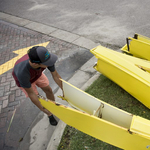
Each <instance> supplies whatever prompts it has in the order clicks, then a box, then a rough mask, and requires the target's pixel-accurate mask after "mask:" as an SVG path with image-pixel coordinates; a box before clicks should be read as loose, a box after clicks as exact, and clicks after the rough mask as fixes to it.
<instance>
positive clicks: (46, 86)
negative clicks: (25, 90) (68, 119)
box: [35, 73, 57, 126]
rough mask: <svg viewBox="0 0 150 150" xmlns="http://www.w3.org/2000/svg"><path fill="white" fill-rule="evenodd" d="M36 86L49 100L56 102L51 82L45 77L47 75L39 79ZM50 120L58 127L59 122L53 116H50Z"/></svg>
mask: <svg viewBox="0 0 150 150" xmlns="http://www.w3.org/2000/svg"><path fill="white" fill-rule="evenodd" d="M35 84H36V85H37V86H38V87H40V88H41V89H42V90H43V91H44V92H45V94H46V97H47V98H48V99H49V100H52V101H55V98H54V94H53V91H52V89H51V87H50V86H49V80H48V78H47V77H46V76H45V74H43V73H42V75H41V76H40V78H38V80H36V81H35ZM48 118H49V122H50V124H51V125H54V126H55V125H57V121H56V120H55V118H54V116H53V115H52V114H50V115H48Z"/></svg>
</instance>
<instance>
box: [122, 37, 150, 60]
mask: <svg viewBox="0 0 150 150" xmlns="http://www.w3.org/2000/svg"><path fill="white" fill-rule="evenodd" d="M121 50H122V51H124V52H126V53H129V54H132V55H133V56H135V57H139V58H143V59H146V60H150V39H149V38H148V37H145V36H142V35H139V34H135V37H134V38H131V37H129V38H127V44H126V45H125V46H123V47H122V48H121Z"/></svg>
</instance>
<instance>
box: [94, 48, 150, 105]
mask: <svg viewBox="0 0 150 150" xmlns="http://www.w3.org/2000/svg"><path fill="white" fill-rule="evenodd" d="M91 53H93V54H94V55H95V57H96V58H97V64H96V65H95V66H94V68H95V69H96V70H97V71H99V72H101V73H102V74H104V75H105V76H106V77H108V78H109V79H111V80H112V81H114V82H115V83H117V84H118V85H119V86H120V87H122V88H123V89H124V90H126V91H127V92H128V93H130V94H131V95H132V96H134V97H135V98H136V99H138V100H139V101H140V102H141V103H143V104H144V105H145V106H147V107H148V108H150V99H149V97H150V95H149V93H150V74H149V72H147V71H143V70H142V69H141V68H140V67H141V66H142V67H143V68H145V69H147V70H150V61H146V60H142V59H139V58H136V57H133V56H129V55H126V54H123V53H119V52H116V51H113V50H110V49H107V48H105V47H102V46H98V47H96V48H94V49H92V50H91Z"/></svg>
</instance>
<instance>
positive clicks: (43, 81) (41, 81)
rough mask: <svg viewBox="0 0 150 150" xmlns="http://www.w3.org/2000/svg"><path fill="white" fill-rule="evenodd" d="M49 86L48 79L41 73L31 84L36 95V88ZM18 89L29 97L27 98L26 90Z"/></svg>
mask: <svg viewBox="0 0 150 150" xmlns="http://www.w3.org/2000/svg"><path fill="white" fill-rule="evenodd" d="M48 85H49V80H48V78H47V77H46V75H45V74H44V73H42V75H41V76H40V77H39V78H38V79H37V80H36V81H35V82H33V83H32V84H31V86H32V88H33V90H34V92H35V93H36V94H37V95H38V91H37V87H36V86H38V87H40V88H42V87H46V86H48ZM20 89H21V90H22V91H23V92H24V93H25V95H26V97H29V96H28V93H27V92H26V90H25V89H24V88H23V87H20Z"/></svg>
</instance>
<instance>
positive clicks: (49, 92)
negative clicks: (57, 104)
mask: <svg viewBox="0 0 150 150" xmlns="http://www.w3.org/2000/svg"><path fill="white" fill-rule="evenodd" d="M41 89H42V90H43V91H44V92H45V94H46V97H47V98H48V99H49V100H52V101H55V97H54V94H53V91H52V89H51V87H50V86H49V85H48V86H46V87H41Z"/></svg>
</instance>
